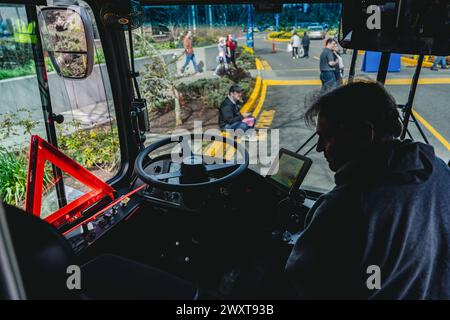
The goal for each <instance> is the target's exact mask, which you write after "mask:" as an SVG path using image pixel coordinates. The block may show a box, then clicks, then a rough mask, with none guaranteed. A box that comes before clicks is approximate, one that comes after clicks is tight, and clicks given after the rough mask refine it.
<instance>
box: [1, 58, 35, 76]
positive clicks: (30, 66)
mask: <svg viewBox="0 0 450 320" xmlns="http://www.w3.org/2000/svg"><path fill="white" fill-rule="evenodd" d="M34 73H36V69H35V67H34V63H33V61H31V60H30V61H29V62H27V63H26V64H24V65H22V66H20V67H15V68H12V69H3V68H2V69H0V80H4V79H9V78H15V77H23V76H28V75H30V74H34Z"/></svg>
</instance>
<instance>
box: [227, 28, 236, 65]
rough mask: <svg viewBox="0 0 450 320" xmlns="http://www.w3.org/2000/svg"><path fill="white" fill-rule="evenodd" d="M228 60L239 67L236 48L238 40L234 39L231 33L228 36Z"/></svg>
mask: <svg viewBox="0 0 450 320" xmlns="http://www.w3.org/2000/svg"><path fill="white" fill-rule="evenodd" d="M226 45H227V62H228V64H230V63H232V64H233V66H234V67H235V68H236V69H237V68H238V67H237V65H236V48H237V41H236V40H234V39H233V36H232V35H231V34H229V35H228V36H227V41H226Z"/></svg>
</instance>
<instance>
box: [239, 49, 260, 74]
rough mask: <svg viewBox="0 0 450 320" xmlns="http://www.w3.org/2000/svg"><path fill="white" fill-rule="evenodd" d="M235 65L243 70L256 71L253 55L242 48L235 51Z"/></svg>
mask: <svg viewBox="0 0 450 320" xmlns="http://www.w3.org/2000/svg"><path fill="white" fill-rule="evenodd" d="M236 64H237V66H238V67H239V68H242V69H244V70H251V69H256V64H255V55H254V54H253V53H250V52H249V51H248V50H244V49H243V48H242V47H237V49H236Z"/></svg>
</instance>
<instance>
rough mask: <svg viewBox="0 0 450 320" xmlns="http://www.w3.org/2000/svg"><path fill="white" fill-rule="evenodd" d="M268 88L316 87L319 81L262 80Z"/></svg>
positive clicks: (319, 83)
mask: <svg viewBox="0 0 450 320" xmlns="http://www.w3.org/2000/svg"><path fill="white" fill-rule="evenodd" d="M264 83H265V84H266V85H268V86H317V85H321V84H322V82H321V81H320V80H264Z"/></svg>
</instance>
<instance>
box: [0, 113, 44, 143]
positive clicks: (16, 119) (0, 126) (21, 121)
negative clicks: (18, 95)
mask: <svg viewBox="0 0 450 320" xmlns="http://www.w3.org/2000/svg"><path fill="white" fill-rule="evenodd" d="M38 124H39V121H36V120H33V119H32V111H31V110H28V109H26V108H20V109H18V110H17V111H16V112H7V113H5V114H2V121H1V122H0V132H1V134H0V138H2V139H5V138H8V137H10V136H11V135H21V134H28V135H31V131H32V130H33V129H34V128H36V127H37V126H38ZM20 129H22V130H23V132H21V133H19V132H18V131H19V130H20Z"/></svg>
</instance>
